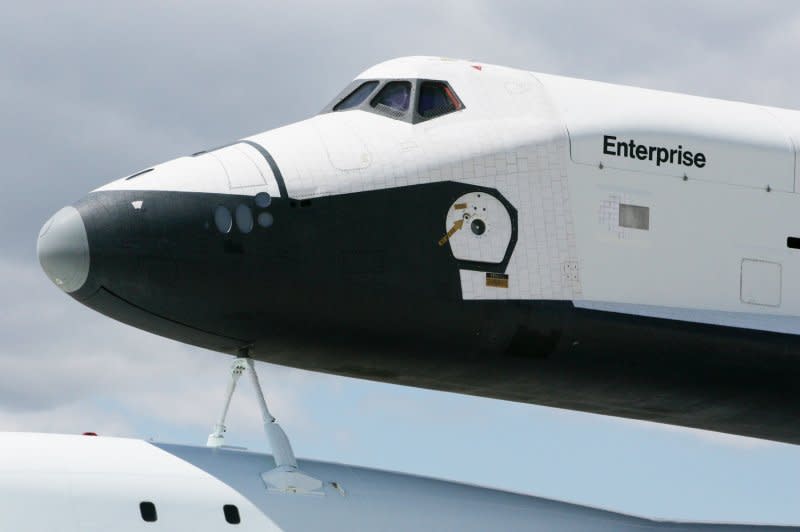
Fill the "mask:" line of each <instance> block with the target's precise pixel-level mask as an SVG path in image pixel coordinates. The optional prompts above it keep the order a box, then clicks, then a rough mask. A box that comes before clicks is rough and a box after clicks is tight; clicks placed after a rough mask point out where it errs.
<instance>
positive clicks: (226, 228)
mask: <svg viewBox="0 0 800 532" xmlns="http://www.w3.org/2000/svg"><path fill="white" fill-rule="evenodd" d="M214 224H216V226H217V229H218V230H219V232H220V233H222V234H224V235H227V234H228V233H230V232H231V227H232V226H233V218H232V217H231V211H229V210H228V209H227V207H225V206H224V205H220V206H219V207H217V210H215V211H214Z"/></svg>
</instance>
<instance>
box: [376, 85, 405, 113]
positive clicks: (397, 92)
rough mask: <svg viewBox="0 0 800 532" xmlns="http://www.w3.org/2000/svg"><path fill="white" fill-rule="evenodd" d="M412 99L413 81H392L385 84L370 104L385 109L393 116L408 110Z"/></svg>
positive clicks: (381, 109)
mask: <svg viewBox="0 0 800 532" xmlns="http://www.w3.org/2000/svg"><path fill="white" fill-rule="evenodd" d="M410 101H411V82H409V81H390V82H389V83H387V84H386V85H384V86H383V88H382V89H381V91H380V92H379V93H378V95H377V96H375V98H373V99H372V102H370V104H371V105H372V107H374V108H375V109H378V110H380V111H385V112H386V113H387V114H390V115H393V116H400V115H402V114H404V113H405V112H406V111H408V104H409V102H410Z"/></svg>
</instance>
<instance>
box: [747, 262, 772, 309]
mask: <svg viewBox="0 0 800 532" xmlns="http://www.w3.org/2000/svg"><path fill="white" fill-rule="evenodd" d="M741 299H742V303H747V304H750V305H763V306H769V307H779V306H780V305H781V265H780V264H778V263H777V262H768V261H764V260H756V259H742V282H741Z"/></svg>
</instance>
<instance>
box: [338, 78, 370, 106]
mask: <svg viewBox="0 0 800 532" xmlns="http://www.w3.org/2000/svg"><path fill="white" fill-rule="evenodd" d="M377 86H378V82H377V81H367V82H366V83H362V84H361V85H359V87H358V88H357V89H356V90H354V91H353V92H351V93H350V94H349V95H348V96H347V97H346V98H345V99H344V100H342V101H341V102H339V103H337V104H336V105H335V106H334V107H333V110H334V111H344V110H345V109H352V108H353V107H358V106H359V105H361V103H363V102H364V100H366V99H367V97H368V96H369V95H370V94H372V91H373V90H375V87H377Z"/></svg>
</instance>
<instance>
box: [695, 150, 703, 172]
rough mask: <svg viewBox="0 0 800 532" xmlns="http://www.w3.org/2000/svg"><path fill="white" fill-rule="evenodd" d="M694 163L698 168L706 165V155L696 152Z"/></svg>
mask: <svg viewBox="0 0 800 532" xmlns="http://www.w3.org/2000/svg"><path fill="white" fill-rule="evenodd" d="M694 165H695V166H696V167H698V168H702V167H704V166H705V165H706V156H705V155H704V154H702V153H699V152H698V153H696V154H695V156H694Z"/></svg>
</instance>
